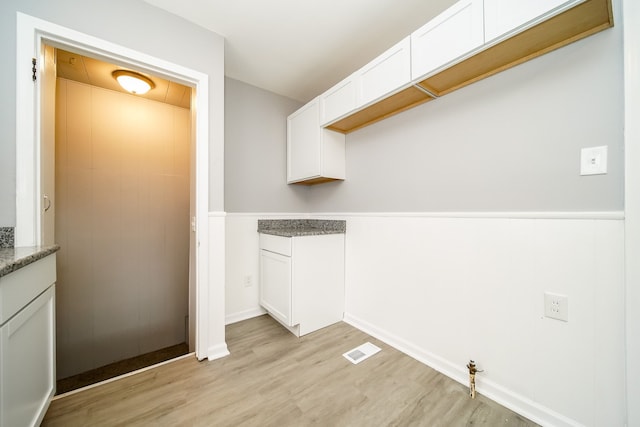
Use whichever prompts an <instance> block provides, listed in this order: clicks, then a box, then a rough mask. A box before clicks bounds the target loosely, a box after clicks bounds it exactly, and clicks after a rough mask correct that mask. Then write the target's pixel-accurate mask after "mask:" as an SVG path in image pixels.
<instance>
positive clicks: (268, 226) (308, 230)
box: [258, 219, 347, 237]
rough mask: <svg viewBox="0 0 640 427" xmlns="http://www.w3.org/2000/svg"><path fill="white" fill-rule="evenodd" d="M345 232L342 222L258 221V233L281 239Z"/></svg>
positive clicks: (302, 220) (345, 226)
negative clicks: (280, 237)
mask: <svg viewBox="0 0 640 427" xmlns="http://www.w3.org/2000/svg"><path fill="white" fill-rule="evenodd" d="M346 231H347V222H346V221H344V220H324V219H259V220H258V233H263V234H272V235H274V236H282V237H296V236H319V235H322V234H343V233H345V232H346Z"/></svg>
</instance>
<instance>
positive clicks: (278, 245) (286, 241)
mask: <svg viewBox="0 0 640 427" xmlns="http://www.w3.org/2000/svg"><path fill="white" fill-rule="evenodd" d="M260 249H264V250H265V251H269V252H273V253H276V254H280V255H285V256H291V238H290V237H282V236H273V235H271V234H262V233H260Z"/></svg>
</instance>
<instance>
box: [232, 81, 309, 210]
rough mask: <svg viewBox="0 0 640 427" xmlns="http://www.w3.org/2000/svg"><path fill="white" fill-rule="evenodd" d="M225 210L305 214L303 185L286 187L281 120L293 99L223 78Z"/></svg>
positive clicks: (294, 104)
mask: <svg viewBox="0 0 640 427" xmlns="http://www.w3.org/2000/svg"><path fill="white" fill-rule="evenodd" d="M224 105H225V153H224V157H225V165H226V167H225V180H224V181H225V210H226V211H227V212H307V211H308V209H309V208H308V206H307V194H308V192H309V189H308V188H307V187H305V186H297V185H287V184H286V181H287V152H286V150H287V147H286V138H287V127H286V119H287V116H288V115H289V114H291V113H292V112H294V111H295V110H297V109H298V108H299V107H300V106H301V104H300V103H299V102H297V101H294V100H291V99H289V98H285V97H283V96H280V95H276V94H274V93H271V92H267V91H265V90H263V89H259V88H257V87H255V86H250V85H248V84H246V83H243V82H240V81H238V80H233V79H229V78H225V102H224Z"/></svg>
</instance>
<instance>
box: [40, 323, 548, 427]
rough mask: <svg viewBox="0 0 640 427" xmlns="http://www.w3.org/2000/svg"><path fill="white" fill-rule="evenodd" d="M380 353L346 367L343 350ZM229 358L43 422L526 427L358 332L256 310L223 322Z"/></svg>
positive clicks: (70, 404)
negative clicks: (300, 326) (292, 323)
mask: <svg viewBox="0 0 640 427" xmlns="http://www.w3.org/2000/svg"><path fill="white" fill-rule="evenodd" d="M366 341H370V342H372V343H373V344H375V345H377V346H378V347H381V348H382V351H381V352H379V353H378V354H376V355H374V356H372V357H371V358H370V359H368V360H365V361H363V362H361V363H360V364H358V365H353V364H351V363H350V362H349V361H347V360H346V359H345V358H344V357H343V356H342V354H343V353H345V352H347V351H348V350H351V349H352V348H355V347H357V346H358V345H360V344H362V343H364V342H366ZM227 344H228V346H229V350H230V352H231V355H230V356H227V357H225V358H222V359H219V360H215V361H212V362H208V361H204V362H197V361H196V360H195V359H193V358H186V359H180V360H176V361H175V362H172V363H169V364H166V365H163V366H160V367H157V368H154V369H150V370H147V371H144V372H141V373H138V374H136V375H133V376H130V377H127V378H123V379H120V380H117V381H114V382H111V383H107V384H104V385H100V386H98V387H95V388H91V389H88V390H85V391H81V392H79V393H77V394H73V395H70V396H67V397H63V398H60V399H57V400H54V401H53V402H52V403H51V406H50V408H49V411H48V413H47V415H46V417H45V419H44V422H43V425H45V426H65V427H69V426H115V425H118V426H147V425H152V426H234V427H236V426H261V427H263V426H279V427H280V426H309V425H315V426H331V427H333V426H367V427H370V426H469V425H485V426H534V425H536V424H534V423H532V422H530V421H528V420H527V419H525V418H523V417H521V416H519V415H517V414H515V413H514V412H512V411H510V410H508V409H506V408H504V407H502V406H500V405H498V404H496V403H494V402H492V401H490V400H489V399H486V398H485V397H483V396H481V395H479V396H477V397H476V399H471V398H469V396H468V393H467V388H466V387H465V386H463V385H461V384H458V383H457V382H455V381H453V380H451V379H449V378H447V377H445V376H444V375H442V374H439V373H437V372H436V371H434V370H433V369H431V368H429V367H427V366H425V365H423V364H422V363H420V362H417V361H416V360H414V359H412V358H411V357H409V356H406V355H404V354H403V353H400V352H399V351H397V350H394V349H393V348H391V347H389V346H387V345H385V344H383V343H381V342H380V341H378V340H375V339H373V338H372V337H370V336H368V335H366V334H364V333H363V332H361V331H359V330H357V329H355V328H353V327H351V326H350V325H347V324H346V323H338V324H336V325H333V326H330V327H328V328H325V329H322V330H320V331H317V332H315V333H312V334H309V335H307V336H305V337H302V338H296V337H295V336H293V335H292V334H290V333H289V332H288V331H286V330H285V329H284V328H282V327H281V326H280V325H279V324H277V323H276V322H275V321H274V320H273V319H271V318H269V317H268V316H261V317H257V318H254V319H250V320H246V321H244V322H240V323H236V324H233V325H229V326H228V327H227Z"/></svg>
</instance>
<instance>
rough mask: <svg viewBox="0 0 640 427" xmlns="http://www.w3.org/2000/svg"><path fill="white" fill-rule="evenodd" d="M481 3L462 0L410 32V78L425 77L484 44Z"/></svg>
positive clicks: (478, 0)
mask: <svg viewBox="0 0 640 427" xmlns="http://www.w3.org/2000/svg"><path fill="white" fill-rule="evenodd" d="M505 1H507V0H505ZM511 1H514V0H511ZM482 3H483V0H461V1H459V2H458V3H456V4H454V5H453V6H451V7H450V8H449V9H447V10H445V11H444V12H443V13H441V14H440V15H438V16H436V17H435V18H433V19H432V20H431V21H429V22H428V23H427V24H425V25H424V26H422V27H421V28H419V29H418V30H416V31H414V32H413V34H411V55H412V56H411V76H412V79H414V80H415V79H418V78H421V77H424V76H425V75H426V74H428V73H430V72H432V71H434V70H436V69H438V68H440V67H442V66H444V65H446V64H448V63H450V62H451V61H453V60H455V59H456V58H459V57H461V56H463V55H465V54H467V53H469V52H471V51H472V50H474V49H475V48H477V47H479V46H482V45H483V44H484V19H483V5H482Z"/></svg>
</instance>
